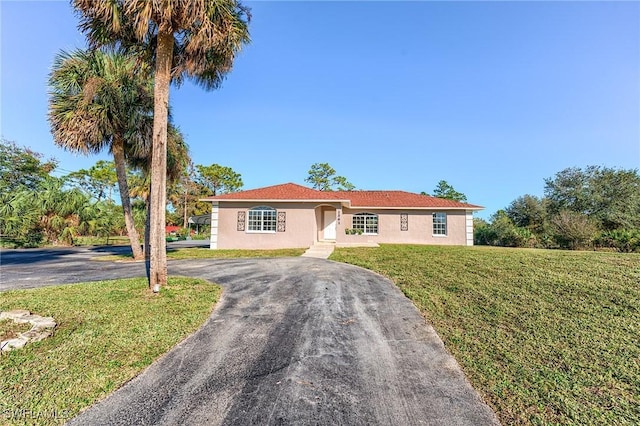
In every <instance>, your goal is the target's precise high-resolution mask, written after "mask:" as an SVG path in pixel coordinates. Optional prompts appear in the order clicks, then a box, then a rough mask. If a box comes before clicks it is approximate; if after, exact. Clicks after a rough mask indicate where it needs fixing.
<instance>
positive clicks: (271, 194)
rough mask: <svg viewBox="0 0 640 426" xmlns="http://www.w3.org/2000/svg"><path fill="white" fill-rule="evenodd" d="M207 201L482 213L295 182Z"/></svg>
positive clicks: (405, 195)
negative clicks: (343, 204)
mask: <svg viewBox="0 0 640 426" xmlns="http://www.w3.org/2000/svg"><path fill="white" fill-rule="evenodd" d="M203 200H207V201H224V200H227V201H243V200H247V201H248V200H253V201H267V200H269V201H276V200H283V201H284V200H287V201H318V200H323V201H325V200H326V201H334V202H350V207H352V208H363V207H375V208H412V207H413V208H453V209H471V210H479V209H482V207H481V206H477V205H474V204H468V203H460V202H457V201H453V200H447V199H443V198H436V197H430V196H428V195H420V194H414V193H412V192H405V191H317V190H315V189H311V188H307V187H306V186H302V185H297V184H295V183H285V184H282V185H274V186H267V187H264V188H257V189H250V190H247V191H240V192H234V193H231V194H223V195H217V196H215V197H207V198H203Z"/></svg>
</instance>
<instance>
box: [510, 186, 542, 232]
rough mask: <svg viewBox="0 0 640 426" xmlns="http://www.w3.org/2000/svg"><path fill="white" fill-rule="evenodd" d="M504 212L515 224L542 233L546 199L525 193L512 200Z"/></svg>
mask: <svg viewBox="0 0 640 426" xmlns="http://www.w3.org/2000/svg"><path fill="white" fill-rule="evenodd" d="M505 212H506V214H507V216H508V217H509V218H510V219H511V220H512V221H513V223H514V224H515V225H516V226H519V227H522V228H528V229H530V230H531V231H533V232H535V233H542V232H543V231H544V228H545V223H546V220H547V199H546V198H538V197H536V196H535V195H529V194H526V195H523V196H522V197H518V198H516V199H515V200H513V201H512V202H511V204H509V206H508V207H507V208H506V209H505Z"/></svg>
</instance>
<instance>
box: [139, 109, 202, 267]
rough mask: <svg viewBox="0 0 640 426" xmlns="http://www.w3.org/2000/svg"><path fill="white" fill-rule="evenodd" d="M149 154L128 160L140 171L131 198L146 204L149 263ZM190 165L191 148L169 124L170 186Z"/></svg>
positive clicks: (168, 178)
mask: <svg viewBox="0 0 640 426" xmlns="http://www.w3.org/2000/svg"><path fill="white" fill-rule="evenodd" d="M148 148H150V147H148ZM149 154H150V153H149V151H148V150H147V151H140V152H139V153H138V155H133V154H132V155H130V156H129V158H128V160H127V162H128V163H129V166H130V167H131V168H133V169H135V170H137V171H139V174H137V175H134V176H135V187H134V188H133V190H132V191H131V196H135V197H140V198H142V199H143V200H144V202H145V211H146V218H147V219H146V221H145V230H144V256H145V260H147V261H148V260H149V256H150V254H151V251H150V243H151V240H150V234H151V233H150V225H151V219H150V216H151V207H150V205H151V195H150V194H151V179H150V176H151V156H150V155H149ZM189 164H191V158H190V157H189V147H188V146H187V144H186V142H185V140H184V136H183V135H182V132H180V129H178V128H177V127H175V126H174V125H173V124H171V122H169V131H168V135H167V169H166V179H167V181H168V182H169V184H170V186H171V185H173V184H174V183H176V182H178V181H179V180H180V178H181V177H183V176H184V174H185V173H186V171H187V168H188V166H189ZM163 232H164V230H163ZM163 235H164V234H163ZM147 267H150V265H147Z"/></svg>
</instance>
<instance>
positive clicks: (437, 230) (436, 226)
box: [431, 212, 448, 237]
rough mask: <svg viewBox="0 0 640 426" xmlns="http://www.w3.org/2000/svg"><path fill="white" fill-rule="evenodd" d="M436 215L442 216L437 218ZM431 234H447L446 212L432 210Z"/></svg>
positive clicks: (440, 235) (442, 235)
mask: <svg viewBox="0 0 640 426" xmlns="http://www.w3.org/2000/svg"><path fill="white" fill-rule="evenodd" d="M438 217H441V218H443V219H444V220H442V219H437V218H438ZM431 222H432V223H431V235H432V236H434V237H446V236H447V235H448V228H447V213H446V212H433V214H432V215H431Z"/></svg>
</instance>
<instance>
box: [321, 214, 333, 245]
mask: <svg viewBox="0 0 640 426" xmlns="http://www.w3.org/2000/svg"><path fill="white" fill-rule="evenodd" d="M323 223H324V229H323V232H322V237H323V238H324V239H325V240H335V239H336V211H335V210H325V211H324V213H323Z"/></svg>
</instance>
